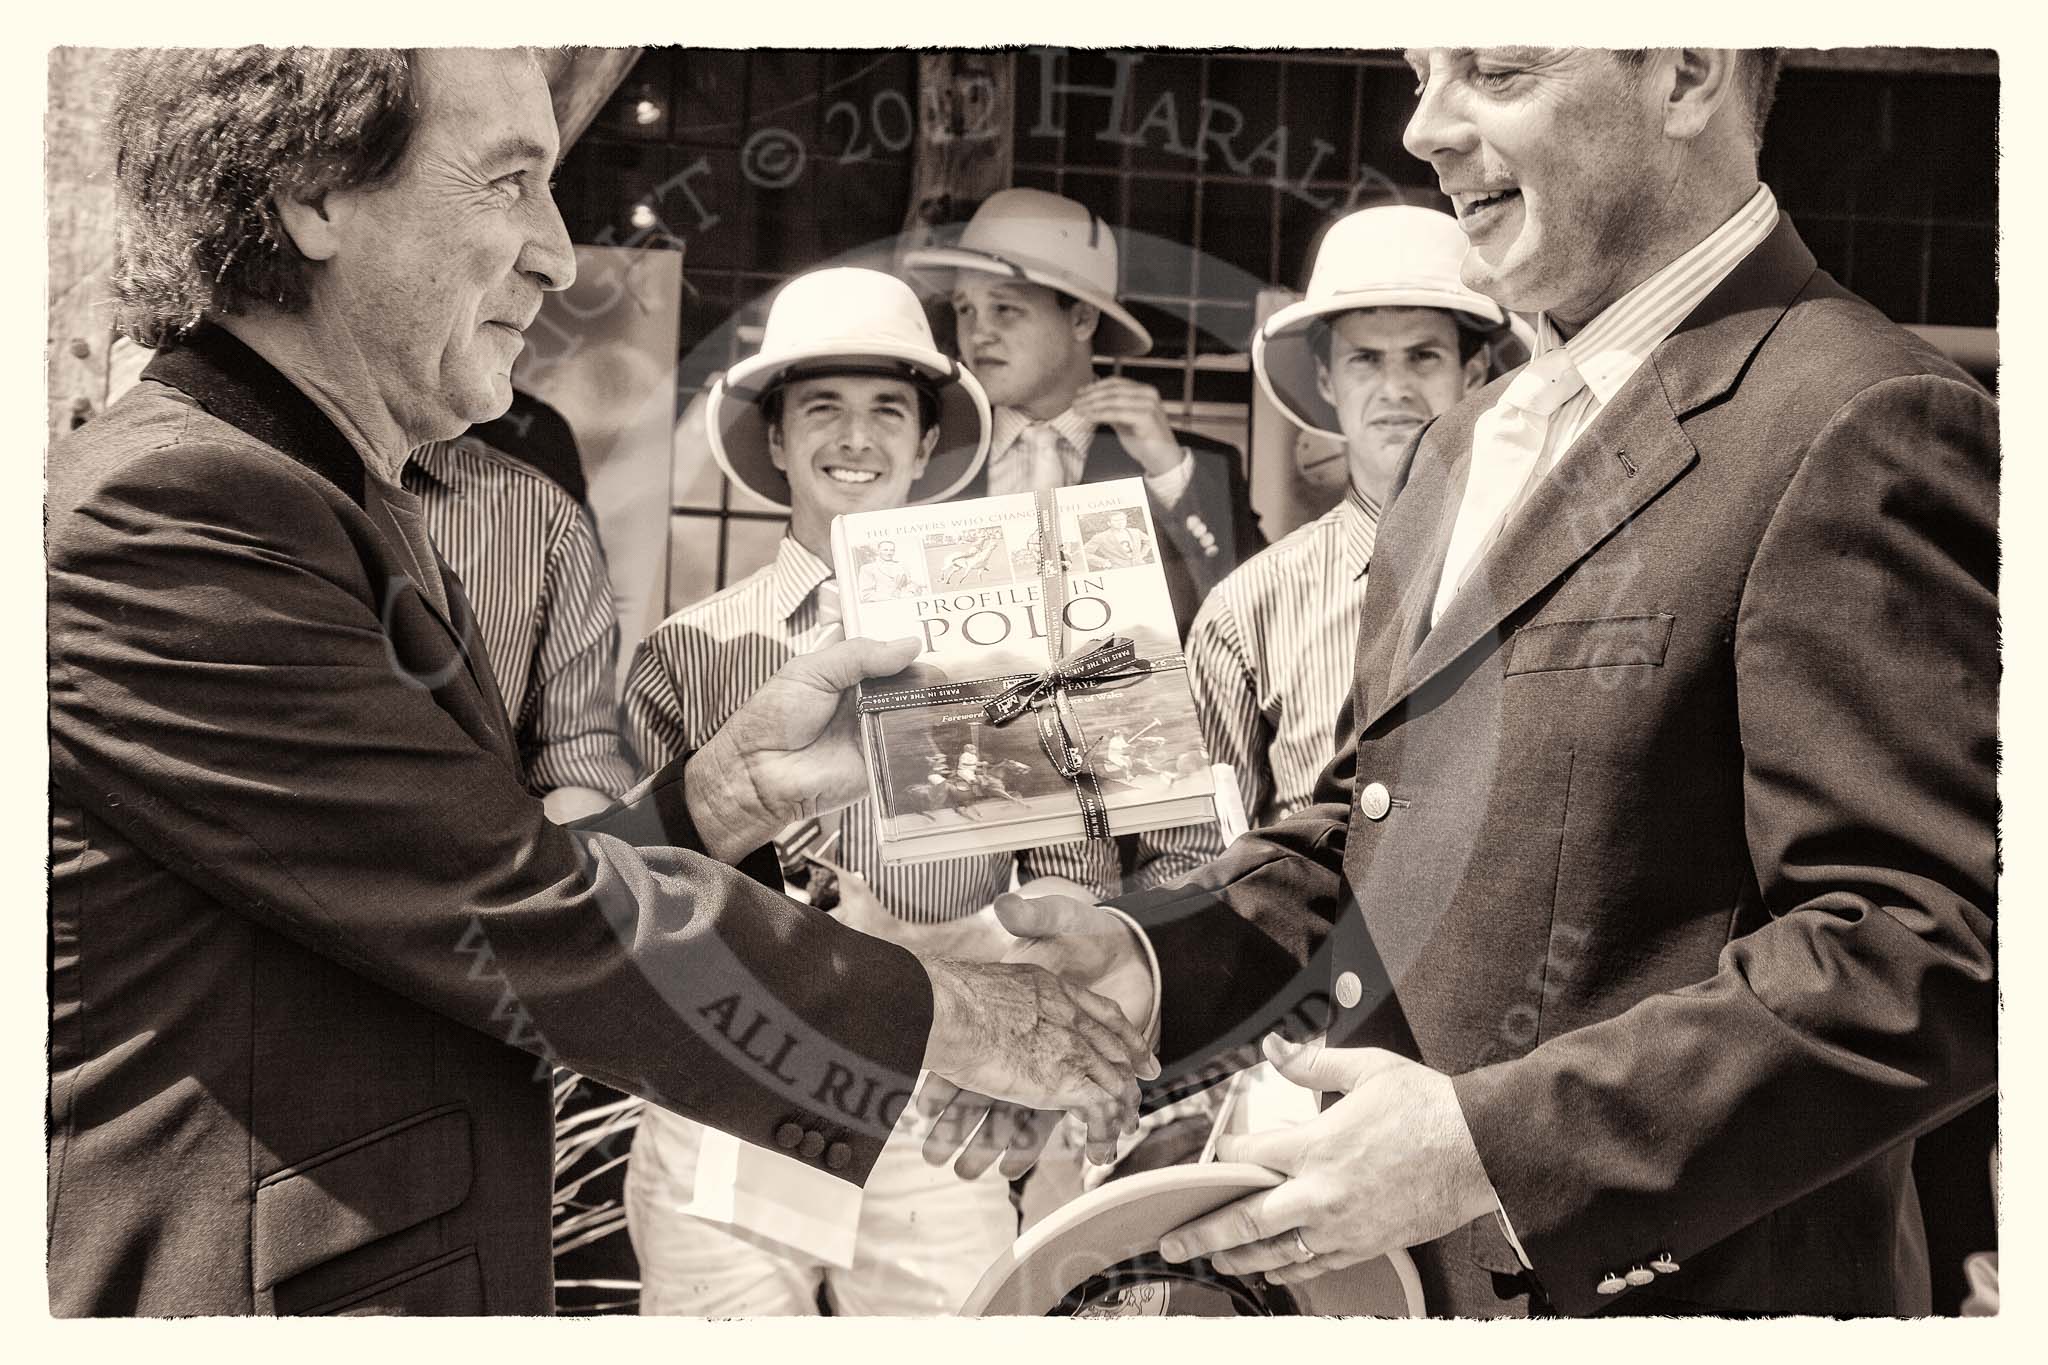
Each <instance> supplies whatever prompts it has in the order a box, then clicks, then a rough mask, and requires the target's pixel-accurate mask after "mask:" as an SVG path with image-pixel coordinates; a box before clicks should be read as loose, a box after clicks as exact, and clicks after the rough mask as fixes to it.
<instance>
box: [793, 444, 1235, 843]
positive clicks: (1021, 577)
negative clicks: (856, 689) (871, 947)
mask: <svg viewBox="0 0 2048 1365" xmlns="http://www.w3.org/2000/svg"><path fill="white" fill-rule="evenodd" d="M1048 546H1050V549H1048V548H1047V547H1048ZM833 558H834V560H835V570H836V572H837V573H838V574H839V577H840V581H841V582H845V583H850V584H852V585H853V588H854V590H853V592H851V593H850V594H848V595H847V601H846V628H847V632H848V634H850V635H864V636H868V637H870V638H873V639H893V638H898V637H903V636H913V637H916V638H917V640H918V641H919V643H920V645H921V646H922V648H921V649H920V652H919V653H918V655H917V658H916V659H915V660H914V661H913V662H912V663H911V665H910V666H909V667H908V668H907V669H905V670H904V671H903V672H901V673H899V674H897V675H895V676H894V677H891V678H885V679H877V680H871V681H869V682H867V683H864V684H862V686H861V688H860V707H861V712H862V714H861V734H862V741H863V743H864V744H865V746H866V749H867V755H868V771H869V779H870V782H871V784H872V788H873V796H874V807H875V810H876V812H877V818H878V819H879V821H880V823H881V829H880V834H881V841H880V842H881V847H882V854H883V857H884V858H885V859H886V860H888V861H891V862H908V861H917V860H921V859H924V858H935V857H953V856H958V855H961V854H963V853H969V852H987V851H994V850H999V849H1019V848H1030V847H1034V846H1037V845H1040V844H1047V843H1057V842H1063V841H1066V840H1070V839H1078V838H1082V837H1085V836H1088V835H1091V834H1093V835H1096V836H1098V837H1101V836H1104V835H1105V834H1124V833H1131V832H1136V831H1139V830H1146V829H1159V828H1164V827H1167V826H1172V825H1183V824H1195V823H1201V822H1204V821H1208V820H1211V819H1213V818H1215V811H1214V806H1213V796H1214V791H1215V787H1214V781H1213V778H1212V775H1211V773H1210V769H1209V759H1208V755H1207V753H1206V752H1205V750H1204V749H1203V746H1202V740H1201V732H1200V728H1199V726H1198V725H1197V723H1196V720H1195V711H1194V700H1193V697H1192V696H1191V694H1190V693H1189V691H1188V683H1187V675H1186V672H1185V665H1184V662H1183V660H1182V657H1181V653H1180V640H1179V637H1178V635H1177V633H1176V631H1175V628H1174V617H1173V606H1172V602H1171V600H1170V599H1169V597H1168V596H1167V590H1166V579H1165V575H1164V573H1163V571H1162V569H1161V568H1160V564H1159V556H1158V552H1157V548H1156V544H1155V541H1154V530H1153V526H1152V520H1151V512H1150V509H1149V507H1148V505H1147V502H1146V498H1145V490H1144V485H1143V482H1142V481H1141V480H1138V479H1125V480H1117V481H1114V482H1108V483H1097V484H1084V485H1080V486H1077V487H1072V488H1062V489H1058V490H1055V491H1054V492H1051V493H1047V494H1042V495H1033V494H1029V493H1019V494H1012V495H1009V496H1002V497H992V498H978V499H973V500H969V501H964V502H954V503H946V504H941V505H937V506H927V507H913V508H900V509H891V510H887V511H879V512H865V513H858V514H854V515H851V516H844V517H840V518H838V519H837V520H836V521H835V522H834V525H833Z"/></svg>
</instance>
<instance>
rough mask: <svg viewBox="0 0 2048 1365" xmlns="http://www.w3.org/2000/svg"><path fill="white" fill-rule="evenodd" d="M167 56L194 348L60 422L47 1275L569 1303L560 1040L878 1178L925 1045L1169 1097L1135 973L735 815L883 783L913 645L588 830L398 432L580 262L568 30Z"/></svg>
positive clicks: (207, 1291)
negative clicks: (817, 870)
mask: <svg viewBox="0 0 2048 1365" xmlns="http://www.w3.org/2000/svg"><path fill="white" fill-rule="evenodd" d="M130 60H131V62H132V65H130V66H129V67H128V69H127V70H126V72H125V73H124V79H123V81H122V83H121V90H120V94H119V96H118V98H117V101H116V109H115V116H114V120H113V124H112V127H113V131H114V138H113V141H114V144H115V145H116V146H117V147H118V148H119V149H120V158H121V160H120V167H119V170H118V172H117V189H118V192H119V196H120V200H119V211H120V215H121V216H120V222H119V227H120V238H119V242H120V248H119V256H118V259H117V263H116V274H117V284H116V290H117V295H118V300H119V303H120V307H121V312H122V322H123V326H124V328H126V329H127V330H128V331H129V332H130V334H131V335H134V336H135V337H136V339H137V340H139V341H142V342H143V343H144V344H146V345H153V346H157V347H159V349H160V350H161V354H160V355H159V357H158V358H157V360H156V361H155V362H154V363H153V364H152V365H151V366H150V369H149V371H148V372H147V374H146V375H145V377H144V379H143V381H142V382H141V383H140V384H138V385H137V386H136V388H135V389H134V390H133V391H132V392H131V393H130V394H128V395H127V396H125V397H124V398H123V399H122V400H121V401H120V402H119V403H117V404H116V405H115V406H114V407H112V408H111V409H110V410H109V411H108V412H107V413H106V414H105V416H103V417H102V418H101V419H100V420H99V421H96V422H93V423H91V424H89V425H88V426H86V427H85V428H84V429H82V430H81V431H79V432H78V433H75V434H74V435H72V436H70V437H68V438H67V439H65V440H64V441H62V442H60V443H59V444H58V445H56V446H55V447H54V448H53V449H52V451H51V453H50V459H49V498H48V505H47V528H48V529H47V541H46V546H47V555H48V568H49V580H48V586H49V687H50V767H51V787H50V805H51V811H50V844H51V860H50V865H51V888H50V912H49V913H50V978H49V980H50V1093H49V1139H50V1147H49V1170H48V1232H49V1285H50V1306H51V1311H52V1312H53V1313H56V1314H59V1315H66V1316H69V1315H81V1314H109V1313H144V1314H201V1313H206V1314H212V1313H249V1312H323V1311H331V1312H344V1311H346V1312H420V1313H483V1312H491V1313H537V1312H547V1311H549V1310H550V1308H551V1307H552V1303H553V1297H552V1277H551V1274H550V1257H549V1249H550V1230H549V1193H550V1188H551V1179H550V1176H551V1165H552V1162H551V1150H550V1139H551V1127H550V1113H549V1089H550V1087H549V1084H548V1080H549V1075H550V1071H549V1065H548V1064H549V1063H557V1064H560V1065H564V1066H568V1067H571V1068H573V1069H574V1070H576V1071H578V1072H580V1073H582V1074H584V1075H587V1076H592V1077H595V1078H596V1079H598V1080H600V1081H602V1082H604V1083H605V1084H607V1085H611V1086H615V1087H618V1088H619V1089H622V1090H626V1091H630V1092H632V1093H634V1094H637V1095H641V1096H644V1097H646V1098H647V1099H649V1100H652V1101H654V1102H655V1103H657V1104H662V1105H665V1106H669V1107H672V1108H674V1109H676V1110H678V1111H679V1112H682V1113H685V1114H689V1115H691V1116H693V1117H696V1118H699V1119H701V1120H703V1121H704V1122H707V1123H711V1124H715V1125H717V1126H719V1127H721V1128H723V1129H725V1130H727V1131H729V1132H731V1133H733V1134H735V1135H737V1136H739V1137H742V1138H744V1139H746V1140H747V1141H750V1142H755V1143H758V1144H762V1145H766V1146H772V1147H775V1148H778V1149H783V1150H787V1151H789V1152H790V1153H791V1154H792V1155H793V1156H795V1157H797V1158H798V1159H800V1160H803V1161H806V1162H810V1163H812V1164H814V1165H815V1166H817V1167H818V1168H820V1169H822V1170H825V1171H828V1172H831V1173H834V1174H836V1175H838V1176H840V1177H842V1178H844V1179H846V1180H848V1181H851V1182H854V1183H856V1184H858V1183H861V1182H864V1181H865V1179H866V1178H867V1175H868V1172H869V1170H870V1169H871V1167H872V1165H873V1162H874V1160H875V1157H876V1154H877V1153H878V1152H879V1150H880V1149H881V1146H882V1143H883V1141H884V1139H885V1138H886V1137H887V1135H888V1133H889V1132H890V1131H891V1130H892V1128H893V1126H894V1125H895V1124H896V1123H897V1122H898V1121H899V1119H900V1116H901V1114H902V1112H903V1110H904V1109H905V1108H906V1107H907V1100H908V1098H909V1088H910V1086H911V1083H912V1078H913V1077H914V1076H915V1074H916V1073H917V1071H918V1069H919V1067H920V1065H922V1066H924V1067H927V1068H930V1069H931V1070H932V1071H933V1072H935V1073H936V1074H939V1075H952V1074H954V1073H955V1072H962V1073H967V1074H973V1073H977V1072H979V1073H985V1074H986V1075H987V1076H988V1077H989V1079H990V1080H991V1082H992V1083H994V1084H996V1085H997V1086H998V1087H999V1088H1013V1089H1019V1090H1031V1091H1044V1092H1049V1093H1050V1094H1052V1095H1055V1096H1057V1097H1058V1102H1059V1103H1061V1104H1065V1105H1078V1106H1079V1107H1081V1108H1084V1109H1087V1110H1089V1111H1090V1113H1091V1120H1090V1121H1091V1126H1092V1127H1093V1128H1094V1129H1095V1131H1096V1132H1097V1134H1098V1135H1099V1136H1105V1137H1106V1136H1107V1135H1108V1133H1109V1131H1110V1129H1111V1128H1112V1127H1113V1126H1114V1125H1115V1124H1116V1123H1117V1122H1118V1120H1119V1119H1123V1120H1125V1121H1129V1120H1130V1118H1131V1115H1132V1111H1134V1108H1135V1103H1136V1094H1135V1085H1134V1084H1132V1083H1131V1081H1130V1079H1129V1076H1128V1075H1125V1076H1123V1077H1118V1076H1117V1075H1116V1074H1115V1073H1116V1071H1117V1070H1118V1069H1119V1068H1131V1069H1135V1067H1136V1066H1139V1065H1144V1053H1145V1049H1144V1044H1143V1043H1142V1041H1141V1040H1139V1039H1138V1038H1137V1037H1136V1035H1135V1034H1134V1033H1132V1031H1131V1029H1130V1028H1129V1026H1128V1024H1127V1023H1125V1022H1124V1021H1123V1020H1122V1019H1121V1018H1120V1017H1119V1016H1117V1015H1116V1013H1115V1007H1114V1006H1112V1005H1110V1004H1109V1003H1108V1002H1107V1001H1100V1000H1095V999H1092V998H1090V997H1087V996H1085V995H1084V994H1082V993H1080V992H1077V991H1073V990H1069V989H1068V988H1066V987H1064V986H1063V985H1061V984H1059V983H1056V982H1052V981H1050V980H1048V979H1047V978H1046V977H1045V976H1044V975H1043V974H1042V973H1038V972H1035V971H1031V970H1030V969H1026V968H1019V967H1002V966H996V967H971V966H967V965H965V964H947V963H943V962H939V961H933V962H931V963H929V964H921V963H920V962H919V960H918V959H917V958H915V957H913V956H912V955H910V954H909V953H907V952H905V951H903V950H902V949H900V948H897V947H895V946H894V945H891V944H888V943H884V942H882V941H881V940H878V939H872V938H870V937H868V936H867V935H864V934H859V933H855V932H853V931H851V930H847V929H845V928H842V927H841V926H839V925H837V924H835V923H834V922H833V921H832V920H831V919H830V918H829V917H828V916H825V915H822V914H819V913H816V912H812V911H808V910H806V909H804V908H802V907H799V906H797V905H795V904H794V903H792V902H790V901H787V900H785V899H784V898H782V897H781V896H779V895H776V894H775V893H773V892H771V891H769V890H767V889H766V888H764V887H763V886H761V885H760V884H758V883H757V882H754V881H751V880H749V879H748V878H747V877H746V876H744V875H742V874H741V873H739V872H737V871H734V870H733V869H732V867H731V866H729V865H728V864H734V863H738V862H739V861H741V860H742V859H743V858H744V857H745V856H746V855H747V854H748V853H749V852H750V851H751V850H756V849H758V848H760V847H761V846H762V845H763V844H765V843H766V841H767V839H768V837H769V836H770V835H771V834H772V833H773V832H774V831H775V830H776V829H777V828H779V827H780V826H781V825H782V824H783V823H785V822H786V821H787V820H788V819H790V818H792V817H793V816H795V815H797V814H800V813H802V812H804V811H809V810H814V809H818V808H821V807H824V806H830V805H834V804H840V803H844V802H845V801H846V800H848V799H850V798H851V797H852V796H853V795H854V794H856V793H857V792H859V791H860V790H862V789H864V785H865V783H864V777H863V775H862V769H861V763H860V758H859V754H858V750H857V748H856V747H854V746H853V745H852V744H851V742H850V737H849V734H848V733H847V729H846V727H845V725H844V723H843V721H844V717H843V716H840V713H841V712H842V711H843V709H844V708H843V706H842V697H841V692H842V690H843V689H844V688H845V687H846V686H848V685H849V684H851V683H852V682H853V681H855V680H856V679H857V678H858V677H860V676H862V675H864V674H874V673H886V672H889V671H892V670H894V669H896V668H900V667H901V666H902V664H903V663H904V662H905V661H907V660H908V658H909V657H910V651H909V649H908V648H898V647H892V646H882V645H877V644H874V643H872V642H858V641H855V642H848V643H844V644H841V645H839V646H835V647H834V648H833V649H831V650H828V651H821V652H819V653H817V654H814V655H810V656H805V657H804V658H801V659H798V660H794V661H792V663H791V664H790V665H789V666H788V667H787V668H785V670H784V672H783V673H782V674H780V675H778V676H777V677H776V678H775V679H774V680H772V681H771V683H770V684H769V685H768V686H767V687H765V688H763V689H762V691H761V692H760V693H758V694H757V695H756V698H755V700H754V701H753V702H752V703H750V704H749V706H748V707H747V708H743V710H742V711H741V712H740V713H739V714H737V715H735V716H734V718H733V719H732V720H731V721H730V722H729V723H728V724H727V726H726V727H725V728H724V729H723V730H721V731H720V732H719V734H718V735H717V736H715V737H714V738H713V740H712V741H711V742H710V743H709V744H707V745H706V747H705V748H704V749H702V750H700V751H699V752H697V753H696V754H694V755H690V756H685V757H682V758H679V759H678V760H677V761H676V762H674V763H672V764H671V765H669V766H668V767H667V768H664V769H663V770H662V771H661V772H659V773H656V774H655V775H654V776H653V777H651V778H650V779H649V780H648V781H647V782H646V783H644V784H643V785H642V786H641V787H640V788H638V789H636V790H635V792H633V793H630V794H629V799H628V801H627V803H626V804H624V805H621V806H616V807H613V808H612V809H610V810H609V811H606V812H603V813H601V814H599V815H597V816H594V817H592V818H591V820H590V821H588V822H586V823H585V824H584V825H583V826H582V827H581V828H580V829H578V830H577V831H575V832H573V833H572V832H570V831H568V830H565V829H563V828H560V827H558V826H555V825H553V824H551V823H550V822H549V821H548V820H547V818H546V816H545V814H544V811H543V808H542V805H541V803H540V802H539V801H538V800H536V799H534V798H532V797H531V796H529V795H528V794H527V792H526V791H525V789H524V787H523V785H522V783H521V781H520V773H519V755H518V752H517V749H516V746H515V742H514V733H513V729H512V726H511V723H510V722H509V721H508V719H507V717H506V715H505V710H504V707H503V705H502V703H501V702H500V700H499V698H498V695H497V689H496V687H495V684H494V683H493V680H492V678H491V674H490V667H489V662H488V660H487V659H486V658H485V656H484V653H483V651H482V650H481V649H480V648H479V647H478V640H477V637H476V632H475V622H474V619H473V617H472V616H471V614H470V611H469V608H468V606H467V604H466V602H465V600H464V598H463V594H462V591H461V588H460V585H459V584H458V583H457V582H456V581H455V579H454V577H453V575H451V574H450V573H449V572H448V571H447V568H446V566H445V564H443V563H442V562H441V561H440V560H439V558H438V557H437V556H436V555H435V553H434V550H433V548H432V546H431V544H430V543H429V541H428V539H427V536H426V533H425V529H424V523H423V521H422V520H421V517H420V511H419V504H418V501H417V499H415V498H413V497H412V496H411V495H410V494H409V493H407V492H406V491H405V490H404V489H403V488H402V487H401V486H400V484H399V478H398V476H399V472H400V470H401V469H402V468H403V466H404V463H405V460H406V457H407V453H408V452H409V451H410V450H411V449H413V448H414V447H416V446H418V445H421V444H424V443H425V442H426V441H429V440H434V439H442V438H446V437H449V436H453V435H454V434H456V433H458V432H460V431H461V430H463V429H464V428H465V427H467V426H469V425H470V424H471V423H473V422H477V421H481V420H486V419H488V418H490V417H492V416H495V415H496V414H497V413H499V412H502V411H503V410H504V408H505V406H506V404H507V403H508V402H509V401H510V396H511V389H510V370H511V365H512V362H513V359H514V358H515V357H516V355H517V354H518V351H519V348H520V345H521V336H520V333H521V331H522V329H523V328H524V327H525V326H526V325H527V324H528V323H530V322H531V321H532V319H533V317H534V315H535V314H536V312H537V311H538V309H539V306H540V301H541V295H542V293H543V291H546V290H551V289H560V288H564V287H566V286H567V285H568V283H569V282H570V280H571V279H572V278H573V275H574V271H575V265H574V256H573V254H572V252H571V249H570V245H569V241H568V237H567V234H566V233H565V232H564V230H563V227H562V220H561V217H560V215H559V214H558V213H557V212H556V210H555V207H554V204H553V201H552V199H551V198H550V197H549V194H548V191H547V184H548V177H549V172H550V171H551V170H552V168H553V165H554V162H555V159H556V156H557V140H556V130H555V123H554V117H553V113H552V110H551V108H550V104H549V97H548V91H547V87H546V84H545V82H544V80H543V79H542V77H541V74H540V71H539V69H538V67H537V66H536V65H535V64H534V62H533V60H532V58H531V57H530V55H528V54H526V53H523V52H521V51H518V50H492V51H482V50H470V51H462V50H456V49H434V50H428V51H421V52H413V53H401V52H390V51H385V52H377V51H362V50H357V51H319V50H310V49H298V50H291V51H285V50H277V49H244V50H240V51H234V52H223V51H195V50H176V51H171V50H166V51H160V52H142V53H138V54H136V55H135V56H134V57H133V58H131V59H130ZM287 133H289V134H291V135H290V136H287ZM266 153H267V154H268V155H269V156H270V162H269V164H266V165H261V166H258V165H256V164H255V162H258V161H261V160H262V158H263V156H264V155H265V154H266ZM835 717H837V719H835ZM698 850H701V851H698ZM770 875H772V874H770ZM1041 1038H1042V1039H1043V1040H1044V1044H1043V1045H1041V1043H1040V1039H1041ZM1146 1069H1147V1070H1148V1071H1150V1067H1149V1066H1147V1067H1146Z"/></svg>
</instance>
